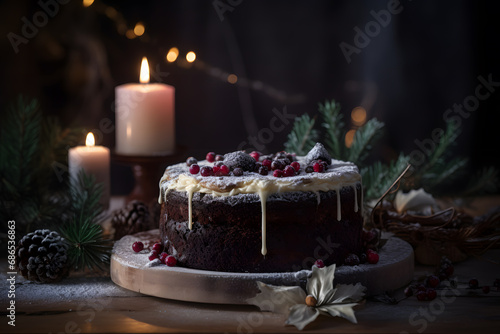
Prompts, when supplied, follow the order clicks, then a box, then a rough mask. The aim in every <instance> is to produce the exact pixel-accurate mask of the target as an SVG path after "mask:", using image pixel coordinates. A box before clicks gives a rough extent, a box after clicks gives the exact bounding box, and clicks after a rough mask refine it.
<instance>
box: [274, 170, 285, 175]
mask: <svg viewBox="0 0 500 334" xmlns="http://www.w3.org/2000/svg"><path fill="white" fill-rule="evenodd" d="M273 176H274V177H283V171H282V170H281V169H276V170H275V171H274V172H273Z"/></svg>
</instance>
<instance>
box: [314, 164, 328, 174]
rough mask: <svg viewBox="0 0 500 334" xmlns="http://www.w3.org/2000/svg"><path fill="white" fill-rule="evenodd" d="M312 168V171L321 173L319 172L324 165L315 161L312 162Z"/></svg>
mask: <svg viewBox="0 0 500 334" xmlns="http://www.w3.org/2000/svg"><path fill="white" fill-rule="evenodd" d="M313 169H314V171H315V172H316V173H321V172H322V171H323V170H324V169H325V167H323V164H322V163H320V162H315V163H314V164H313Z"/></svg>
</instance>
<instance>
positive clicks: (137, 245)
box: [132, 241, 144, 253]
mask: <svg viewBox="0 0 500 334" xmlns="http://www.w3.org/2000/svg"><path fill="white" fill-rule="evenodd" d="M132 249H133V250H134V252H136V253H139V252H140V251H141V250H143V249H144V244H143V243H142V242H140V241H136V242H134V243H133V244H132Z"/></svg>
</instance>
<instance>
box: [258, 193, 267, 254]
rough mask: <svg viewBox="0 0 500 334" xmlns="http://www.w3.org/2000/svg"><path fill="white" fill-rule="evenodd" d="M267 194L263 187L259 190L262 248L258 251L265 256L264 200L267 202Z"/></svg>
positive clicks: (265, 225) (265, 216)
mask: <svg viewBox="0 0 500 334" xmlns="http://www.w3.org/2000/svg"><path fill="white" fill-rule="evenodd" d="M267 196H269V193H268V192H267V191H265V190H264V189H261V190H259V197H260V206H261V211H262V213H261V214H262V227H261V229H262V230H261V233H262V248H261V250H260V252H261V253H262V255H264V256H266V254H267V222H266V221H267V211H266V206H267V205H266V204H267V203H266V202H267Z"/></svg>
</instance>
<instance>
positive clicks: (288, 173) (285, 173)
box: [283, 166, 295, 176]
mask: <svg viewBox="0 0 500 334" xmlns="http://www.w3.org/2000/svg"><path fill="white" fill-rule="evenodd" d="M283 176H295V169H294V168H293V167H292V166H286V167H285V169H284V170H283Z"/></svg>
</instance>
